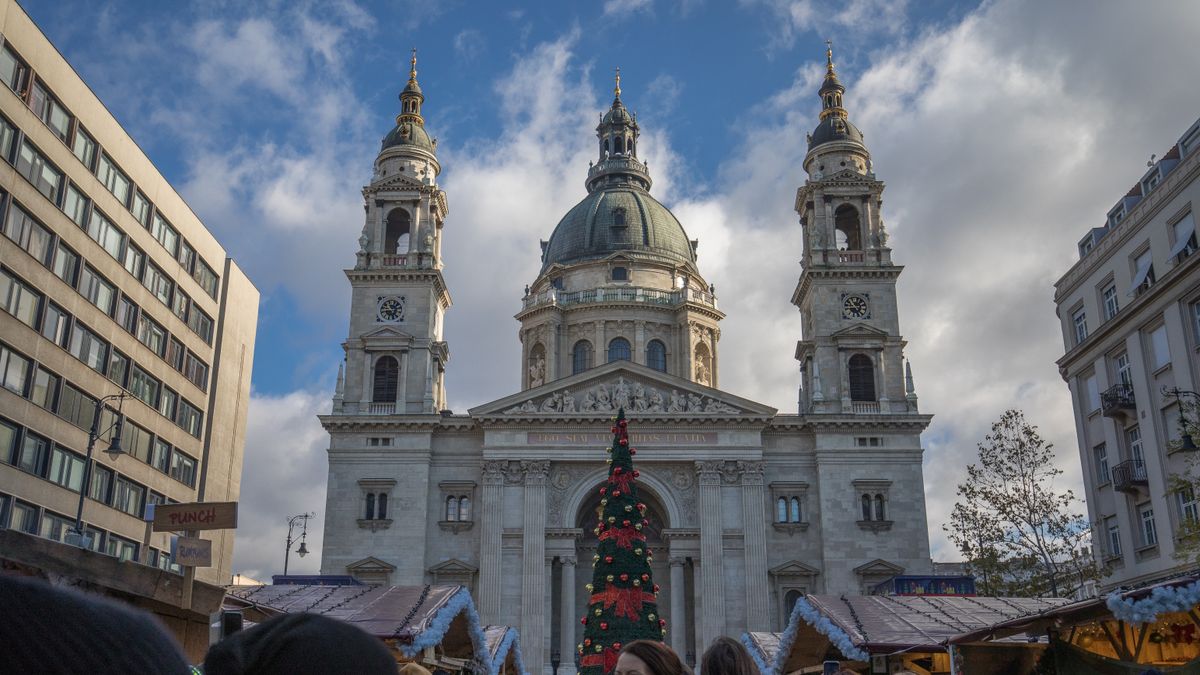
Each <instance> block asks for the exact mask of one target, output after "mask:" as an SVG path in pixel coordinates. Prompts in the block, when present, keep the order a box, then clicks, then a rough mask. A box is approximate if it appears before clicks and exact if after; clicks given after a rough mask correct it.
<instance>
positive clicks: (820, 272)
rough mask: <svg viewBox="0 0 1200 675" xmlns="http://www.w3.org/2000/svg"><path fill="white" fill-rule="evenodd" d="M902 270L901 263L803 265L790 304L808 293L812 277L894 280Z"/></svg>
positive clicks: (796, 303)
mask: <svg viewBox="0 0 1200 675" xmlns="http://www.w3.org/2000/svg"><path fill="white" fill-rule="evenodd" d="M903 271H904V266H903V265H888V266H886V267H878V266H873V265H849V264H847V265H836V266H824V265H822V266H819V267H815V266H814V267H805V268H804V270H803V271H801V272H800V278H799V279H797V280H796V290H795V291H793V292H792V304H793V305H799V304H800V301H801V299H802V298H803V297H804V296H805V295H807V294H808V291H809V289H810V288H812V285H813V278H814V277H821V278H823V279H883V280H892V281H895V280H896V279H897V278H898V277H899V276H900V273H901V272H903Z"/></svg>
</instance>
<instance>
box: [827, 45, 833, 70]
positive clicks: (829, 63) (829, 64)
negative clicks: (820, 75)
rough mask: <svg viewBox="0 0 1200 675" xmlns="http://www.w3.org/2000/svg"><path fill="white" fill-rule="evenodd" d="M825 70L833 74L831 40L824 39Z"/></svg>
mask: <svg viewBox="0 0 1200 675" xmlns="http://www.w3.org/2000/svg"><path fill="white" fill-rule="evenodd" d="M825 72H827V73H829V74H831V75H832V74H833V40H826V41H825Z"/></svg>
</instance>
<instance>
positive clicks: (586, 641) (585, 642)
mask: <svg viewBox="0 0 1200 675" xmlns="http://www.w3.org/2000/svg"><path fill="white" fill-rule="evenodd" d="M583 646H584V647H591V646H592V638H584V640H583Z"/></svg>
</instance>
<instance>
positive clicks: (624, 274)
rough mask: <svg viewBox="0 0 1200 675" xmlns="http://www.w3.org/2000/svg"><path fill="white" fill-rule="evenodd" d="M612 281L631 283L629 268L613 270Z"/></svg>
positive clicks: (615, 268)
mask: <svg viewBox="0 0 1200 675" xmlns="http://www.w3.org/2000/svg"><path fill="white" fill-rule="evenodd" d="M612 280H613V281H629V268H628V267H614V268H612Z"/></svg>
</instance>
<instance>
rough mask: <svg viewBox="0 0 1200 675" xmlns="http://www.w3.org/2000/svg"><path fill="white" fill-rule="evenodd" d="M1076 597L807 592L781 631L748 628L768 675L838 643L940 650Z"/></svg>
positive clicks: (861, 653) (812, 659)
mask: <svg viewBox="0 0 1200 675" xmlns="http://www.w3.org/2000/svg"><path fill="white" fill-rule="evenodd" d="M1068 602H1070V601H1069V600H1067V599H1062V598H991V597H973V596H934V597H929V596H891V595H867V596H861V595H855V596H837V595H808V596H805V597H804V598H801V599H800V600H799V601H797V602H796V607H795V609H793V611H792V616H791V618H790V620H789V621H788V627H787V630H786V631H784V632H783V633H747V634H746V635H744V636H743V638H742V642H743V643H744V644H745V645H746V647H747V648H748V649H750V651H751V654H752V655H753V656H754V658H755V661H757V663H758V666H759V669H760V670H761V671H762V673H763V674H764V675H771V674H773V673H787V672H791V671H794V670H796V669H797V668H798V667H800V666H802V665H806V664H808V663H819V662H820V661H821V659H822V658H823V657H824V654H825V652H826V650H827V649H828V645H829V644H830V643H832V644H833V645H834V646H836V647H837V648H838V649H839V650H840V651H841V652H842V654H843V655H844V656H846V657H847V658H851V659H859V660H866V657H867V655H869V654H870V653H891V652H896V651H901V650H924V651H942V650H944V649H945V645H946V644H947V643H948V642H949V641H951V640H952V639H954V638H957V637H959V636H961V635H963V634H965V633H969V632H971V631H976V630H979V629H982V628H985V627H990V626H993V625H995V624H996V623H998V622H1003V621H1011V620H1018V619H1019V618H1021V617H1027V616H1031V615H1038V614H1041V613H1044V612H1046V611H1048V610H1050V609H1053V608H1056V607H1061V606H1063V605H1065V604H1067V603H1068Z"/></svg>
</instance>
